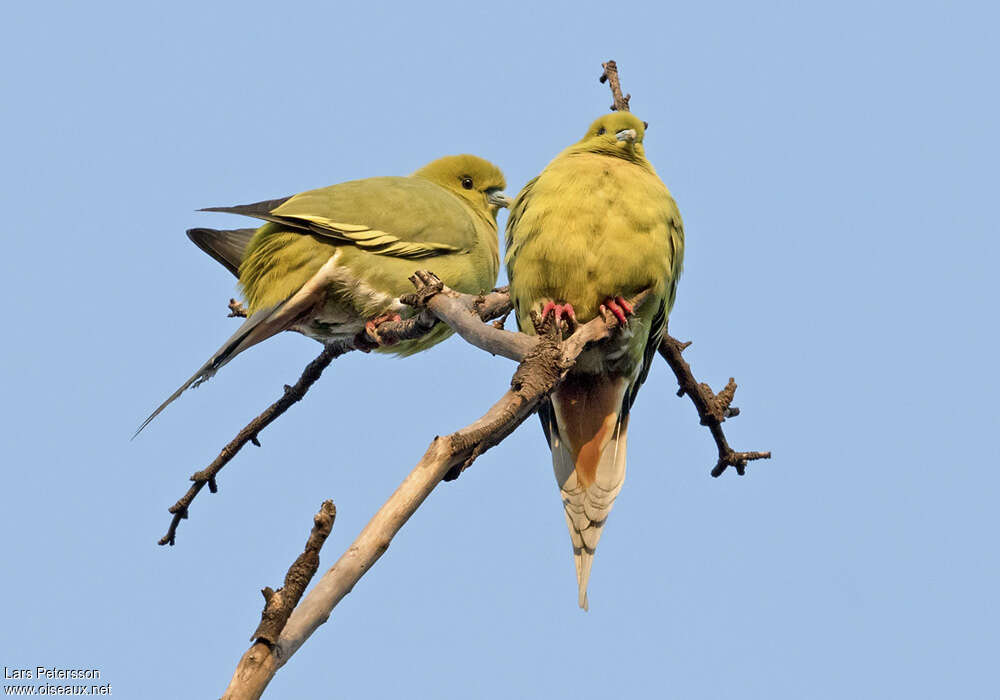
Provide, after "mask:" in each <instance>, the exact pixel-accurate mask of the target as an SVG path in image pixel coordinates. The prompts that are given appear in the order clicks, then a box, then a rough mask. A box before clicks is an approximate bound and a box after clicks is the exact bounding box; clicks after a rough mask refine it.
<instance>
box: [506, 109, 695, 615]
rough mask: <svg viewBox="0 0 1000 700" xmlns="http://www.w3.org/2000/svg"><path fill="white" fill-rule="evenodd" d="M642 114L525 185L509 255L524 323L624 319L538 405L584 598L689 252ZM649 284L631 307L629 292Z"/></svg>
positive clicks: (590, 136)
mask: <svg viewBox="0 0 1000 700" xmlns="http://www.w3.org/2000/svg"><path fill="white" fill-rule="evenodd" d="M645 130H646V128H645V124H644V123H643V122H642V121H640V120H639V119H637V118H636V117H635V116H633V115H632V114H630V113H628V112H614V113H612V114H608V115H606V116H604V117H601V118H600V119H598V120H597V121H595V122H594V123H593V124H591V126H590V128H589V129H588V130H587V133H586V135H584V137H583V138H582V139H581V140H580V141H579V142H577V143H576V144H574V145H572V146H570V147H569V148H567V149H566V150H565V151H563V152H562V153H560V154H559V155H558V156H557V157H556V158H555V160H553V161H552V162H551V163H549V165H548V166H547V167H546V168H545V170H543V171H542V173H541V174H540V175H539V176H538V177H536V178H535V179H533V180H531V181H530V182H529V183H528V184H527V185H525V187H524V189H523V190H521V192H520V194H518V196H517V199H515V200H514V204H513V205H512V207H511V213H510V219H509V220H508V222H507V236H506V238H507V252H506V257H505V262H506V265H507V273H508V276H509V277H510V294H511V298H512V300H513V302H514V308H515V312H516V315H517V322H518V325H519V327H520V328H521V329H522V330H523V331H525V332H527V333H534V332H535V330H534V326H533V324H532V321H531V318H530V314H531V312H532V311H538V312H541V315H542V318H543V319H545V318H547V317H548V316H549V315H552V316H553V317H554V320H555V322H556V323H557V324H559V323H560V322H562V321H563V320H564V319H565V321H566V322H567V323H568V324H569V325H570V327H571V328H572V327H573V325H574V324H575V323H577V322H580V323H586V322H587V321H589V320H591V319H592V318H594V317H596V316H597V315H599V314H604V313H611V314H614V315H615V316H616V317H617V318H618V319H619V321H620V322H621V323H622V324H623V325H622V326H621V327H620V330H619V331H618V332H616V333H615V334H614V335H613V336H612V337H611V338H609V339H607V340H605V341H604V342H602V343H598V344H595V346H593V347H591V348H590V349H588V350H587V351H586V352H584V353H583V354H582V355H581V356H580V357H579V359H578V361H577V363H576V366H575V367H574V368H573V370H572V371H571V372H570V373H569V374H568V375H567V377H566V379H565V380H564V381H563V382H562V383H561V384H560V385H559V387H558V388H557V389H556V391H555V392H553V394H552V396H551V397H550V399H549V400H548V401H546V402H545V403H544V404H543V405H542V406H540V407H539V409H538V415H539V417H540V418H541V421H542V428H543V430H544V431H545V435H546V438H547V439H548V441H549V448H550V449H551V451H552V466H553V468H554V469H555V474H556V481H557V482H558V483H559V488H560V490H561V492H562V500H563V505H564V507H565V511H566V522H567V524H568V526H569V532H570V536H571V538H572V540H573V554H574V558H575V560H576V575H577V582H578V584H579V595H580V597H579V602H580V607H581V608H584V609H586V608H587V582H588V580H589V578H590V567H591V564H592V563H593V557H594V549H595V548H596V547H597V541H598V539H599V538H600V536H601V529H602V528H603V527H604V522H605V520H606V519H607V517H608V514H609V513H610V512H611V507H612V505H613V504H614V501H615V497H616V496H617V495H618V492H619V491H620V490H621V487H622V484H623V483H624V481H625V444H626V437H627V435H628V414H629V409H630V408H631V407H632V402H633V401H635V397H636V393H637V392H638V390H639V387H640V385H641V384H642V382H643V381H644V380H645V378H646V374H647V373H648V371H649V365H650V362H651V361H652V359H653V355H654V354H655V353H656V348H657V346H658V345H659V343H660V337H661V335H662V332H663V328H664V325H665V322H666V318H667V314H668V313H670V309H671V307H672V306H673V303H674V294H675V291H676V288H677V279H678V278H679V277H680V274H681V265H682V260H683V257H684V228H683V224H682V223H681V217H680V214H679V213H678V211H677V205H676V204H675V203H674V200H673V197H671V195H670V192H669V191H668V190H667V187H666V186H665V185H664V184H663V182H662V181H661V180H660V178H659V177H658V176H657V174H656V171H655V170H654V169H653V166H652V165H650V163H649V161H647V160H646V156H645V153H644V150H643V146H642V141H643V136H644V135H645ZM646 289H649V290H651V297H650V298H647V300H646V301H645V303H643V305H642V306H641V307H640V308H639V309H635V310H633V309H632V307H631V306H630V305H629V303H628V301H627V299H629V298H631V297H633V296H635V295H636V294H638V293H639V292H641V291H643V290H646Z"/></svg>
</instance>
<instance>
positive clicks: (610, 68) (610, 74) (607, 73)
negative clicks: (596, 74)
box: [601, 61, 632, 112]
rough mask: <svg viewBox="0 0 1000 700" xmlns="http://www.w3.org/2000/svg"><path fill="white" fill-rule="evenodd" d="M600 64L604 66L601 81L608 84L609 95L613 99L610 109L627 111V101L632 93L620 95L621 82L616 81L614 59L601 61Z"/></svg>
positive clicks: (616, 73) (616, 66)
mask: <svg viewBox="0 0 1000 700" xmlns="http://www.w3.org/2000/svg"><path fill="white" fill-rule="evenodd" d="M601 66H602V67H603V68H604V72H603V73H601V82H602V83H605V82H606V83H607V84H608V87H610V88H611V97H612V99H614V104H612V105H611V111H612V112H627V111H628V102H629V100H631V99H632V95H625V96H624V97H623V96H622V84H621V83H620V82H619V81H618V64H617V63H615V62H614V61H608V62H606V63H602V64H601Z"/></svg>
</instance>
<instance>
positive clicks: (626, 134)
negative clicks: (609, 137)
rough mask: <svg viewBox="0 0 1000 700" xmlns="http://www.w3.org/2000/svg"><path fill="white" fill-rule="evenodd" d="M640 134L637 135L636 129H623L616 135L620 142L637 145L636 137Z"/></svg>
mask: <svg viewBox="0 0 1000 700" xmlns="http://www.w3.org/2000/svg"><path fill="white" fill-rule="evenodd" d="M636 136H638V134H636V133H635V129H623V130H622V131H619V132H618V133H617V134H615V138H616V139H618V140H619V141H628V142H629V143H635V137H636Z"/></svg>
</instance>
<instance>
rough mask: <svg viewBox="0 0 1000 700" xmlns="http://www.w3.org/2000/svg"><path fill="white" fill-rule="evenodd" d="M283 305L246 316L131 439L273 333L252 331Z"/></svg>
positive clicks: (271, 331) (269, 331)
mask: <svg viewBox="0 0 1000 700" xmlns="http://www.w3.org/2000/svg"><path fill="white" fill-rule="evenodd" d="M283 305H284V302H281V303H280V304H275V305H274V306H272V307H270V308H268V309H261V310H260V311H258V312H256V313H254V314H253V315H252V316H250V318H248V319H247V320H246V321H244V322H243V325H241V326H240V327H239V328H238V329H237V331H236V332H235V333H233V335H232V336H231V337H230V338H229V340H227V341H226V342H225V343H224V344H223V345H222V347H221V348H219V349H218V350H217V351H216V352H215V354H214V355H212V357H211V358H209V360H208V362H206V363H205V364H203V365H202V366H201V367H200V368H199V369H198V371H197V372H195V373H194V375H193V376H192V377H191V378H190V379H188V380H187V381H186V382H184V383H183V384H181V386H180V388H179V389H178V390H177V391H175V392H174V393H173V394H171V395H170V398H168V399H167V400H166V401H164V402H163V403H161V404H160V405H159V406H158V407H157V409H156V410H155V411H153V412H152V413H151V414H150V415H149V418H147V419H146V420H144V421H143V422H142V425H140V426H139V429H138V430H136V431H135V434H134V435H132V439H133V440H134V439H135V437H136V435H138V434H139V433H141V432H142V430H143V428H145V427H146V426H147V425H149V424H150V423H151V422H152V420H153V419H154V418H156V417H157V416H158V415H160V413H161V412H162V411H163V409H165V408H166V407H167V406H169V405H170V404H171V403H173V401H174V400H175V399H176V398H177V397H178V396H180V395H181V394H183V393H184V392H185V391H187V390H188V389H189V388H191V387H192V386H198V385H199V384H201V383H202V382H204V381H207V380H209V379H211V378H212V375H214V374H215V372H216V371H217V370H218V369H219V368H220V367H222V366H223V365H225V364H226V363H227V362H229V361H230V360H231V359H233V358H234V357H236V356H237V355H239V354H240V353H241V352H243V351H244V350H246V349H247V348H249V347H250V346H252V345H256V344H257V343H259V342H260V341H262V340H264V338H267V337H269V336H271V335H273V334H274V333H275V332H277V331H274V330H273V329H270V330H268V332H266V334H265V335H263V336H261V335H260V334H259V333H258V334H255V333H254V331H255V330H257V329H258V328H259V327H260V325H261V324H262V323H264V322H265V321H267V320H268V318H270V317H271V316H272V315H274V312H275V311H277V310H278V309H280V308H281V307H282V306H283Z"/></svg>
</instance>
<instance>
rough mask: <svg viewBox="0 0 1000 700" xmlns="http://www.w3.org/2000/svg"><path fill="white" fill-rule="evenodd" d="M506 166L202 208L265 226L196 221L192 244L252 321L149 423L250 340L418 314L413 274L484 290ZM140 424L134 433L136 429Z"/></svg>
mask: <svg viewBox="0 0 1000 700" xmlns="http://www.w3.org/2000/svg"><path fill="white" fill-rule="evenodd" d="M505 187H506V182H505V180H504V176H503V173H502V172H500V169H499V168H497V167H496V166H495V165H493V164H492V163H490V162H488V161H486V160H483V159H482V158H479V157H477V156H472V155H458V156H447V157H444V158H440V159H438V160H435V161H433V162H431V163H429V164H428V165H426V166H424V167H423V168H420V169H419V170H417V171H416V172H415V173H413V174H412V175H410V176H408V177H373V178H368V179H364V180H353V181H350V182H344V183H341V184H339V185H332V186H330V187H324V188H321V189H317V190H310V191H308V192H303V193H301V194H297V195H294V196H291V197H285V198H282V199H275V200H270V201H265V202H258V203H256V204H247V205H242V206H235V207H212V208H209V209H205V210H203V211H215V212H228V213H232V214H242V215H244V216H250V217H253V218H256V219H261V220H263V221H265V222H267V223H265V224H264V225H263V226H261V227H260V228H257V229H237V230H230V231H217V230H213V229H206V228H195V229H191V230H190V231H188V236H189V237H190V238H191V240H192V241H194V243H195V244H196V245H198V247H200V248H201V249H202V250H204V251H205V252H206V253H208V254H209V255H211V256H212V257H213V258H215V259H216V260H217V261H218V262H220V263H221V264H222V265H223V266H225V267H226V269H228V270H229V271H230V272H232V273H233V274H234V275H236V276H237V277H238V278H239V286H240V289H241V291H242V292H243V296H244V297H245V299H246V302H247V319H246V321H245V322H244V323H243V324H242V325H241V326H240V327H239V329H238V330H237V331H236V333H234V334H233V335H232V337H231V338H229V339H228V340H227V341H226V342H225V343H223V345H222V347H221V348H219V350H217V351H216V352H215V353H214V354H213V355H212V357H210V358H209V359H208V361H207V362H206V363H205V364H204V365H202V366H201V368H199V369H198V371H197V372H195V374H194V375H193V376H192V377H191V378H190V379H188V380H187V381H186V382H184V384H182V385H181V387H180V388H179V389H178V390H177V391H176V392H174V393H173V395H171V396H170V398H168V399H167V400H166V401H164V402H163V403H162V404H161V405H160V406H159V408H157V409H156V410H155V411H154V412H153V413H152V415H150V416H149V418H147V419H146V421H145V422H144V423H143V424H142V426H140V428H139V430H142V429H143V428H144V427H146V425H147V424H148V423H149V422H150V421H151V420H153V418H155V417H156V416H157V415H158V414H159V413H160V412H161V411H162V410H163V409H164V408H166V406H167V405H168V404H169V403H170V402H172V401H173V400H174V399H176V398H177V397H178V396H180V395H181V394H182V393H183V392H184V391H185V390H186V389H187V388H188V387H190V386H192V385H196V384H198V383H200V382H202V381H205V380H206V379H208V378H209V377H211V376H212V375H213V374H214V373H215V372H216V371H217V370H218V369H219V368H220V367H222V366H223V365H225V364H226V363H227V362H229V361H230V360H232V359H233V358H234V357H235V356H236V355H238V354H239V353H241V352H243V351H244V350H246V349H247V348H249V347H252V346H253V345H256V344H257V343H260V342H261V341H263V340H266V339H267V338H270V337H271V336H273V335H275V334H277V333H280V332H281V331H286V330H294V331H298V332H300V333H302V334H304V335H307V336H309V337H311V338H314V339H316V340H318V341H320V342H322V343H331V342H337V341H344V342H352V341H353V340H354V339H355V338H356V337H358V334H359V333H361V332H362V331H365V330H366V328H368V329H372V328H373V327H374V326H373V325H372V324H373V323H377V322H378V321H381V320H384V319H388V318H399V317H402V318H405V317H408V316H411V315H412V314H413V313H414V311H413V310H412V309H411V308H410V307H407V306H404V305H403V304H401V303H400V302H399V296H400V295H402V294H405V293H407V292H410V291H412V290H413V286H412V284H411V283H410V282H409V277H410V276H411V275H412V274H413V273H414V272H415V271H417V270H418V269H429V270H433V271H434V272H435V273H436V274H437V275H438V277H440V278H441V280H442V281H443V282H444V283H445V284H447V285H448V286H449V287H451V288H452V289H455V290H457V291H460V292H465V293H469V294H479V293H480V292H483V291H486V290H489V289H491V288H492V287H493V286H494V285H495V284H496V279H497V273H498V272H499V266H500V255H499V243H498V236H497V221H496V217H497V211H498V210H499V208H501V207H506V206H507V205H508V203H509V202H508V200H507V198H506V197H505V196H504V194H503V189H504V188H505ZM450 333H451V331H450V329H449V328H448V327H447V326H446V325H444V324H438V325H436V326H435V327H434V328H433V329H432V330H431V331H430V332H429V333H427V334H426V335H424V336H422V337H420V338H417V339H414V340H405V341H402V342H399V343H397V344H395V345H391V346H380V347H378V348H376V349H377V350H379V351H384V352H391V353H396V354H398V355H410V354H412V353H415V352H419V351H421V350H425V349H427V348H429V347H431V346H432V345H434V344H436V343H438V342H440V341H441V340H444V339H445V338H446V337H447V336H448V335H449V334H450ZM138 432H139V431H136V433H137V434H138Z"/></svg>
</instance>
